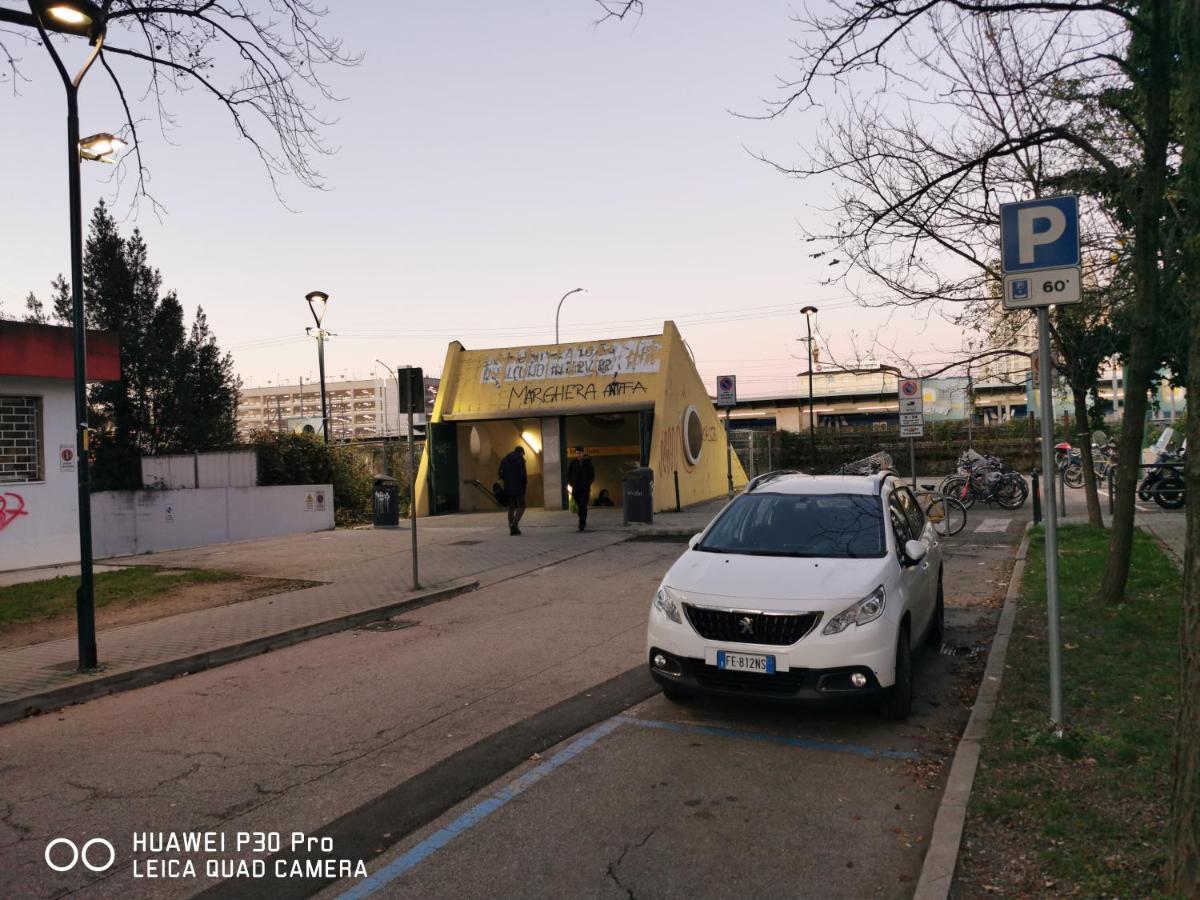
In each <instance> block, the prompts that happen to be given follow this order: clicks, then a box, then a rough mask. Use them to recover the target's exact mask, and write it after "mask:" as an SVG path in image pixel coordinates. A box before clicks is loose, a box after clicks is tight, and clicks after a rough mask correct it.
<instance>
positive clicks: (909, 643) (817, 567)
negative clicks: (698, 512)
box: [646, 472, 944, 719]
mask: <svg viewBox="0 0 1200 900" xmlns="http://www.w3.org/2000/svg"><path fill="white" fill-rule="evenodd" d="M943 617H944V603H943V596H942V552H941V548H940V547H939V545H938V535H937V534H936V533H935V532H934V529H933V526H932V525H931V524H930V523H929V521H928V520H927V519H926V517H925V515H924V513H923V512H922V511H921V507H920V506H919V505H918V504H917V501H916V498H915V497H913V494H912V492H911V491H910V490H909V489H908V488H907V487H905V486H904V485H903V484H901V483H900V481H899V480H898V479H897V478H896V476H895V474H894V473H888V472H884V473H881V474H877V475H870V476H841V475H820V476H813V475H803V474H800V473H771V474H770V475H765V476H761V477H760V478H757V479H755V480H754V481H752V482H751V483H750V484H749V485H748V486H747V488H746V490H745V491H744V492H743V493H742V494H740V495H739V496H738V497H736V498H735V499H734V500H733V501H732V502H730V503H729V505H728V506H726V507H725V508H724V509H723V510H722V511H721V512H720V514H718V515H717V517H716V518H714V519H713V521H712V522H711V523H710V524H709V526H708V527H707V528H706V529H705V530H704V531H703V532H701V533H700V534H698V535H696V536H694V537H693V538H692V539H691V541H690V542H689V545H688V550H687V552H685V553H684V554H683V556H681V557H680V558H679V559H678V560H677V561H676V562H675V564H674V565H673V566H671V568H670V570H669V571H668V572H667V574H666V577H664V578H663V582H662V585H661V586H660V587H659V589H658V592H657V593H656V594H655V597H654V601H653V603H652V604H651V608H650V623H649V626H648V628H647V631H646V646H647V657H648V660H649V665H650V674H651V675H653V676H654V678H655V680H656V681H658V683H659V684H661V685H662V688H663V691H664V693H666V695H667V696H668V697H670V698H673V699H680V698H682V697H686V696H689V695H692V694H698V693H712V694H726V695H731V694H732V695H755V696H760V697H772V698H778V699H786V700H799V701H821V700H830V699H834V698H844V697H848V696H866V695H874V696H875V697H876V698H877V699H878V700H879V702H880V705H881V709H882V711H883V712H884V713H885V714H886V715H888V716H889V717H892V718H897V719H902V718H904V717H905V716H907V715H908V713H909V710H910V709H911V707H912V693H913V689H912V663H911V653H912V651H913V649H914V648H916V647H918V646H919V644H920V643H921V641H922V640H924V641H927V642H928V643H930V644H936V643H939V642H940V641H941V638H942V628H943Z"/></svg>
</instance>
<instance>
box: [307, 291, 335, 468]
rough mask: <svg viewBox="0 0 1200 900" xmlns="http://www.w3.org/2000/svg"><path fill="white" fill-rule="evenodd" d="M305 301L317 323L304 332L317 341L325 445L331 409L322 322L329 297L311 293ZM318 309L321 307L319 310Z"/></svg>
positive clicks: (327, 439)
mask: <svg viewBox="0 0 1200 900" xmlns="http://www.w3.org/2000/svg"><path fill="white" fill-rule="evenodd" d="M304 299H305V300H307V301H308V308H309V310H310V311H311V312H312V317H313V320H314V321H315V322H316V323H317V327H316V328H315V329H314V328H305V329H304V331H305V333H306V334H311V335H313V336H314V337H316V339H317V367H318V370H319V372H320V375H321V434H322V435H323V436H324V438H325V443H326V444H328V443H329V408H328V406H327V405H326V402H325V337H326V335H327V333H328V332H326V331H325V330H324V329H322V328H321V320H322V319H324V318H325V310H326V308H327V307H328V305H329V295H328V294H327V293H325V292H324V291H309V292H308V293H307V294H305V295H304ZM318 307H320V309H319V310H318Z"/></svg>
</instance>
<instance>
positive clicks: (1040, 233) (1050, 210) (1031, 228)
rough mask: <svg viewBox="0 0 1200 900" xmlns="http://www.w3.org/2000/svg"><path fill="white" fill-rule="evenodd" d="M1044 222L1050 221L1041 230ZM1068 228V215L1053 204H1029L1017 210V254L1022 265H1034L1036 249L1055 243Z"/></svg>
mask: <svg viewBox="0 0 1200 900" xmlns="http://www.w3.org/2000/svg"><path fill="white" fill-rule="evenodd" d="M1042 222H1046V223H1048V224H1047V225H1046V226H1045V227H1044V228H1041V229H1040V230H1039V227H1038V226H1039V225H1040V223H1042ZM1066 230H1067V217H1066V216H1064V215H1063V211H1062V210H1061V209H1058V208H1057V207H1053V206H1028V207H1026V208H1025V209H1018V210H1017V255H1018V256H1020V263H1021V265H1030V266H1031V265H1033V263H1034V261H1035V259H1036V257H1037V254H1036V253H1034V250H1035V249H1036V248H1037V247H1039V246H1041V245H1042V244H1053V243H1054V242H1055V241H1057V240H1058V239H1059V238H1061V237H1062V236H1063V233H1064V232H1066Z"/></svg>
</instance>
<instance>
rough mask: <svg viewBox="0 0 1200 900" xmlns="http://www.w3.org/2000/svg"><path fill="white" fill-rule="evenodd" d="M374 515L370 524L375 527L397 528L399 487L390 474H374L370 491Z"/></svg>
mask: <svg viewBox="0 0 1200 900" xmlns="http://www.w3.org/2000/svg"><path fill="white" fill-rule="evenodd" d="M372 498H373V499H372V508H373V510H374V515H373V517H372V524H374V526H375V527H376V528H398V527H399V526H400V487H399V485H398V484H397V483H396V479H395V478H392V477H391V476H390V475H376V476H375V484H374V490H373V492H372Z"/></svg>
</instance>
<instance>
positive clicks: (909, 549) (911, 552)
mask: <svg viewBox="0 0 1200 900" xmlns="http://www.w3.org/2000/svg"><path fill="white" fill-rule="evenodd" d="M928 552H929V548H928V547H926V546H925V545H924V544H922V543H921V542H920V541H906V542H905V544H904V556H905V558H906V559H907V560H908V564H909V565H910V566H915V565H916V564H917V563H919V562H920V561H921V560H923V559H924V558H925V555H926V554H927V553H928Z"/></svg>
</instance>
